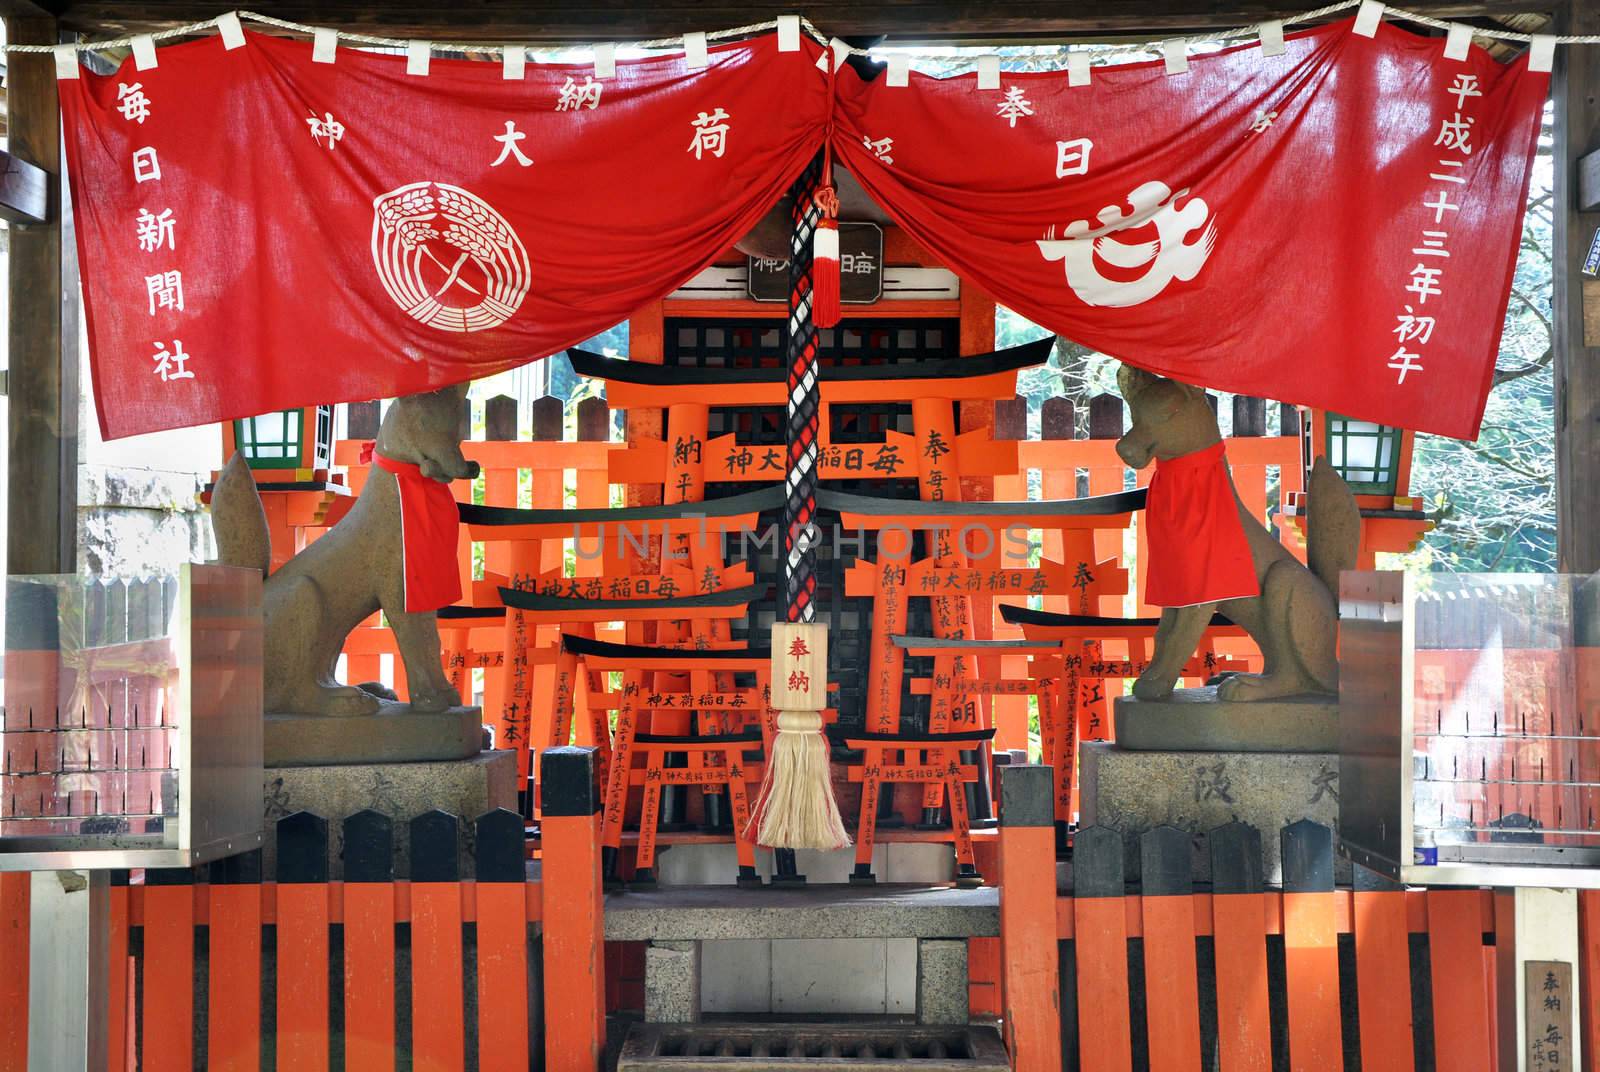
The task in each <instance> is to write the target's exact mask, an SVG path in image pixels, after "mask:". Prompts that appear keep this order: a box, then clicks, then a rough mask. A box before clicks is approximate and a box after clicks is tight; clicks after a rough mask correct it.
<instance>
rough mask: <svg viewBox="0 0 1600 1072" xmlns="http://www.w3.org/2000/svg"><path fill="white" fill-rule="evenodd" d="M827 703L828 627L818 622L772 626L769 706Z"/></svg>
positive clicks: (804, 707) (802, 707)
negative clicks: (770, 698) (770, 704)
mask: <svg viewBox="0 0 1600 1072" xmlns="http://www.w3.org/2000/svg"><path fill="white" fill-rule="evenodd" d="M827 706H828V627H827V626H826V625H823V624H822V623H820V622H777V623H774V625H773V626H772V709H773V710H774V711H821V710H822V709H823V708H825V707H827Z"/></svg>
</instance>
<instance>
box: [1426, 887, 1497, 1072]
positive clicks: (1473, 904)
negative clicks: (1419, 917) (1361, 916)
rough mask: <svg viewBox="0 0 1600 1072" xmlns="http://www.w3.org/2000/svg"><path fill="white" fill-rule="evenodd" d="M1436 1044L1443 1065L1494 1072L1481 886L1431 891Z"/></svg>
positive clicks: (1455, 1069)
mask: <svg viewBox="0 0 1600 1072" xmlns="http://www.w3.org/2000/svg"><path fill="white" fill-rule="evenodd" d="M1428 962H1429V965H1430V967H1431V969H1432V976H1433V1047H1434V1057H1435V1061H1436V1062H1437V1064H1438V1067H1440V1068H1448V1069H1450V1070H1451V1072H1490V1069H1492V1068H1493V1067H1494V1050H1493V1047H1492V1045H1491V1040H1490V1035H1489V1018H1488V1016H1487V1015H1486V1013H1485V1009H1484V995H1485V993H1486V992H1487V987H1488V983H1489V980H1488V978H1487V976H1486V974H1485V971H1484V962H1483V913H1482V910H1481V908H1480V904H1479V900H1478V891H1476V890H1429V891H1428Z"/></svg>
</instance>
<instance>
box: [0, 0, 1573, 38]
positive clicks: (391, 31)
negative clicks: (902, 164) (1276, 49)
mask: <svg viewBox="0 0 1600 1072" xmlns="http://www.w3.org/2000/svg"><path fill="white" fill-rule="evenodd" d="M236 6H237V0H231V2H229V0H225V2H207V0H132V2H128V0H0V15H8V16H9V15H51V16H55V17H57V18H59V19H60V23H61V27H62V28H63V29H64V30H68V31H77V32H79V33H81V34H83V35H84V36H85V37H86V38H89V39H93V38H96V37H108V36H115V35H120V34H126V33H130V32H148V31H151V30H159V29H165V28H168V27H171V26H177V25H182V24H184V23H187V22H195V21H199V20H202V19H208V18H212V17H214V16H216V15H218V14H220V13H222V12H224V11H228V10H232V9H233V8H235V7H236ZM1320 6H1323V0H1079V2H1072V3H1069V2H1063V0H994V2H986V0H893V2H889V3H882V2H880V3H863V2H861V0H810V2H807V3H800V4H797V3H795V2H793V0H789V2H786V3H770V2H755V3H744V2H739V0H659V2H648V3H647V2H638V0H635V2H631V3H630V2H626V0H622V2H618V0H455V2H452V3H448V4H440V3H438V2H437V0H429V2H418V0H402V2H396V3H374V2H370V0H361V2H357V0H284V2H278V3H273V2H263V3H259V4H256V5H254V7H253V10H258V11H260V12H262V13H263V14H268V15H273V16H276V17H278V18H282V19H287V20H291V21H295V22H305V23H311V24H315V25H324V26H334V27H338V28H340V29H349V30H366V31H367V32H370V33H377V34H384V35H392V36H396V37H426V38H430V39H436V40H448V41H484V42H494V41H504V40H514V41H550V42H557V41H569V42H580V43H581V42H588V41H596V40H639V39H643V38H650V37H660V36H670V35H676V34H681V33H684V32H685V31H689V30H714V29H720V28H725V27H732V26H741V25H745V24H747V23H753V22H761V21H765V20H768V19H771V18H773V17H775V16H777V15H780V14H784V13H789V12H794V11H796V10H799V11H802V12H803V13H804V14H805V15H806V16H807V17H809V18H810V19H811V20H812V21H813V22H814V23H815V24H816V25H817V27H818V28H819V29H821V30H822V31H823V32H824V33H829V34H837V35H839V36H843V37H854V36H876V35H888V36H889V37H890V38H891V39H893V40H897V41H905V42H910V41H914V40H915V41H929V40H943V41H972V42H999V41H1008V40H1011V41H1019V40H1026V39H1039V38H1046V39H1062V38H1074V39H1107V38H1114V37H1136V38H1138V37H1143V36H1145V35H1149V36H1161V35H1169V34H1174V33H1181V32H1201V31H1204V30H1208V29H1219V28H1228V27H1234V26H1243V25H1250V24H1252V23H1256V22H1261V21H1264V20H1268V19H1274V18H1283V17H1285V16H1286V15H1293V14H1297V13H1300V12H1304V11H1309V10H1313V9H1315V8H1317V7H1320ZM1403 6H1404V7H1406V8H1407V9H1408V10H1413V11H1417V12H1419V13H1425V14H1429V15H1434V16H1436V17H1439V18H1450V19H1460V20H1462V21H1473V22H1477V23H1478V24H1479V25H1482V26H1491V25H1495V26H1506V25H1507V23H1504V22H1500V21H1498V20H1499V19H1502V18H1506V17H1518V16H1520V17H1521V18H1518V19H1517V23H1518V24H1517V25H1516V26H1515V28H1516V29H1520V30H1526V29H1527V28H1528V27H1527V21H1526V20H1527V19H1529V18H1530V17H1531V18H1532V19H1537V20H1539V23H1540V25H1541V26H1542V24H1543V22H1544V21H1545V20H1546V15H1545V13H1546V12H1547V11H1548V10H1549V8H1550V3H1549V0H1546V2H1544V3H1540V2H1539V0H1408V2H1405V3H1404V4H1403ZM1341 14H1343V13H1341Z"/></svg>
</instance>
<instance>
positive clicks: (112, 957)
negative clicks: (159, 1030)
mask: <svg viewBox="0 0 1600 1072" xmlns="http://www.w3.org/2000/svg"><path fill="white" fill-rule="evenodd" d="M110 894H111V896H110V903H111V930H110V934H109V935H108V936H107V938H108V940H107V942H106V966H107V972H106V975H107V981H106V986H107V991H106V1015H107V1017H108V1018H109V1019H108V1021H107V1023H106V1068H107V1069H108V1070H109V1072H123V1070H124V1069H128V1068H131V1067H132V1065H131V1063H130V1062H129V1061H128V1050H129V1046H128V1040H129V1038H130V1037H131V1035H132V1033H133V1032H132V1030H131V1029H132V1026H133V1004H132V1002H130V1001H129V1000H128V995H129V994H130V993H131V988H130V987H129V986H128V976H129V968H130V967H132V964H133V962H132V961H131V960H130V959H129V958H128V887H127V886H112V887H111V890H110ZM3 919H4V909H3V908H0V920H3ZM4 925H5V924H4V923H3V922H0V927H4ZM0 971H3V966H0ZM3 1007H4V1005H3V1001H0V1008H3ZM0 1015H3V1014H0ZM3 1030H4V1029H3V1028H0V1033H3ZM3 1046H4V1043H0V1047H3ZM0 1067H4V1061H0Z"/></svg>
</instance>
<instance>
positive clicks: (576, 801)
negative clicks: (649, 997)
mask: <svg viewBox="0 0 1600 1072" xmlns="http://www.w3.org/2000/svg"><path fill="white" fill-rule="evenodd" d="M539 777H540V781H541V783H542V787H541V789H542V800H543V804H544V824H543V828H542V829H543V835H544V844H543V848H544V871H543V874H544V887H545V888H544V893H545V896H544V1019H545V1063H546V1065H547V1066H548V1067H549V1068H552V1069H557V1068H558V1069H561V1070H562V1072H568V1070H571V1072H583V1070H586V1069H598V1068H599V1067H600V1058H601V1056H602V1054H603V1053H604V1051H605V1044H606V980H605V910H604V907H603V904H602V901H603V896H604V895H603V893H602V890H601V885H600V802H601V799H602V798H601V795H600V769H599V766H598V764H597V763H596V761H595V750H594V749H593V748H572V747H562V748H548V749H546V750H545V752H544V754H543V755H542V756H541V757H540V765H539Z"/></svg>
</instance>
